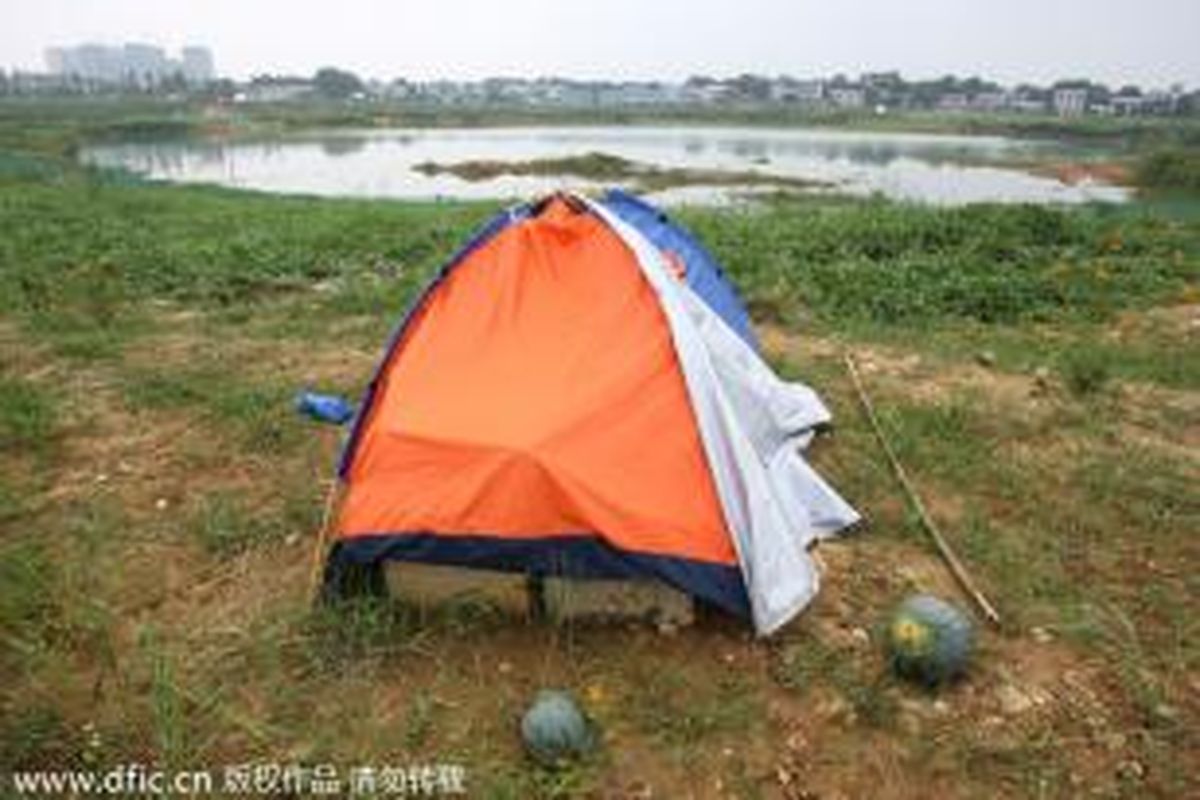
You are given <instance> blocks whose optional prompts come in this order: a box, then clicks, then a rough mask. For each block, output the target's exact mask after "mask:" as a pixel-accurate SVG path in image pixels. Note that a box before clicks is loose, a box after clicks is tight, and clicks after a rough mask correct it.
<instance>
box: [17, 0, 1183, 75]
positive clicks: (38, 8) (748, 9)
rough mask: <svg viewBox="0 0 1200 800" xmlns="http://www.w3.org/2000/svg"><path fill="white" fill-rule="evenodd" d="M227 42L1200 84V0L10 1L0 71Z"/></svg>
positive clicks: (301, 62)
mask: <svg viewBox="0 0 1200 800" xmlns="http://www.w3.org/2000/svg"><path fill="white" fill-rule="evenodd" d="M84 41H96V42H103V43H113V44H115V43H121V42H125V41H146V42H152V43H156V44H160V45H163V46H165V47H168V48H170V49H172V50H174V49H175V48H177V47H179V46H180V45H182V44H187V43H197V44H205V45H208V46H209V47H211V48H212V50H213V54H214V57H215V59H216V62H217V70H218V72H219V73H220V74H222V75H226V76H230V77H246V76H249V75H252V74H258V73H263V72H270V73H293V74H311V73H312V72H313V71H314V70H315V69H316V68H317V67H320V66H323V65H337V66H342V67H346V68H349V69H352V70H354V71H356V72H359V73H360V74H362V75H364V76H370V77H381V78H392V77H398V76H399V77H409V78H418V79H428V78H477V77H483V76H486V75H498V74H504V75H518V76H528V77H534V76H538V75H549V74H556V75H565V76H572V77H585V78H586V77H593V78H598V77H617V78H660V79H671V80H679V79H683V78H686V77H687V76H688V75H691V74H696V73H703V74H712V75H717V76H722V75H733V74H736V73H740V72H756V73H764V74H772V75H774V74H779V73H788V74H793V75H797V76H815V75H827V74H832V73H836V72H844V73H846V74H848V75H856V74H858V73H860V72H862V71H870V70H882V69H899V70H900V71H901V72H903V73H904V74H905V75H906V76H908V77H935V76H938V75H942V74H946V73H955V74H959V75H967V74H979V75H982V76H985V77H994V78H997V79H999V80H1001V81H1002V82H1005V83H1014V82H1019V81H1026V80H1028V81H1042V82H1044V81H1049V80H1052V79H1055V78H1060V77H1079V76H1081V77H1093V78H1098V79H1100V80H1103V81H1106V82H1110V83H1118V82H1124V81H1133V82H1136V83H1141V84H1145V85H1166V84H1169V83H1172V82H1176V81H1180V82H1183V83H1185V84H1187V85H1188V86H1191V87H1195V86H1200V0H732V1H729V0H716V1H714V0H591V1H590V2H571V1H570V0H558V1H557V2H555V0H417V1H416V2H411V1H408V0H322V2H320V3H310V2H304V1H303V0H20V1H19V2H18V0H0V67H6V68H10V69H11V68H13V67H19V68H23V69H42V68H43V66H44V65H43V60H42V52H43V50H44V48H45V47H46V46H48V45H64V44H77V43H80V42H84Z"/></svg>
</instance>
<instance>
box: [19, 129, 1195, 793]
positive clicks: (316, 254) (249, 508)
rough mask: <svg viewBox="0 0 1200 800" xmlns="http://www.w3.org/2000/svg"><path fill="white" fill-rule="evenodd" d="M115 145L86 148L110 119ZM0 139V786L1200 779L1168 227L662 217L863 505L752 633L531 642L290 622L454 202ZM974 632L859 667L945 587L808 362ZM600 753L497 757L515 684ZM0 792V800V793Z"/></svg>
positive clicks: (811, 787) (862, 215)
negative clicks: (967, 606) (330, 507)
mask: <svg viewBox="0 0 1200 800" xmlns="http://www.w3.org/2000/svg"><path fill="white" fill-rule="evenodd" d="M111 124H112V120H105V121H104V122H103V125H104V126H109V125H111ZM98 125H100V123H97V122H95V121H89V120H87V119H74V121H71V119H67V118H63V117H61V116H59V117H54V116H46V117H45V118H44V119H42V121H40V122H39V121H38V120H37V118H35V117H30V118H28V119H27V118H23V117H21V116H20V115H19V114H17V113H16V112H12V111H11V110H8V111H6V112H5V115H4V116H3V118H2V121H0V146H2V147H3V148H5V149H4V151H3V153H0V674H2V675H3V676H4V678H5V680H4V682H3V687H0V770H3V771H6V772H7V771H11V770H16V769H34V768H68V767H70V768H79V769H98V770H103V769H108V768H111V767H113V766H115V765H118V764H122V763H129V762H141V763H145V764H159V765H163V766H165V767H168V768H171V769H188V768H197V767H205V766H207V767H218V766H219V765H223V764H234V763H240V762H246V761H261V762H272V761H274V762H283V763H291V762H300V763H306V764H319V763H332V764H335V765H338V766H339V767H340V768H343V769H345V768H348V767H350V766H353V765H376V766H383V765H407V764H410V763H427V762H434V763H436V762H456V763H460V764H462V765H464V766H465V767H466V769H467V784H468V787H469V789H470V792H471V796H478V797H491V798H525V797H565V796H596V797H650V796H652V797H665V798H676V797H691V796H694V797H701V798H704V797H737V798H756V797H763V798H777V797H778V798H813V797H819V798H857V797H884V798H926V797H939V798H940V797H946V798H954V797H963V798H969V797H980V798H984V797H987V798H991V797H1012V798H1018V797H1046V798H1056V797H1061V798H1073V797H1081V796H1088V797H1161V798H1180V797H1187V796H1194V795H1196V794H1197V793H1200V783H1198V782H1197V778H1196V774H1197V770H1196V765H1197V764H1200V739H1198V734H1197V731H1198V730H1200V646H1198V642H1200V628H1198V623H1197V618H1198V617H1197V611H1198V610H1200V538H1198V537H1200V488H1198V487H1200V456H1198V453H1200V285H1198V283H1200V222H1197V221H1196V218H1195V215H1174V214H1171V213H1167V212H1165V211H1162V210H1159V209H1158V208H1157V207H1155V206H1150V205H1145V206H1143V205H1133V206H1130V207H1128V208H1123V209H1111V208H1092V207H1086V208H1079V209H1074V210H1060V209H1052V208H1037V207H1022V206H1015V207H1001V206H976V207H968V208H962V209H937V208H926V207H920V206H910V205H898V204H891V203H886V202H870V201H839V200H822V201H781V202H778V203H775V204H772V205H769V206H768V207H766V208H762V209H758V210H754V211H737V212H731V211H706V210H690V211H687V212H686V213H684V214H683V215H682V216H683V219H684V220H685V221H686V223H687V224H688V225H689V226H691V227H692V228H693V229H694V230H695V231H696V232H697V233H698V234H699V235H700V236H701V237H702V238H703V239H704V241H705V242H706V243H707V244H708V245H709V246H710V247H711V248H712V250H713V251H714V252H715V253H716V254H717V256H718V257H719V259H720V260H721V261H722V262H723V263H724V264H725V266H726V267H727V269H728V272H729V274H730V276H731V277H732V279H733V280H734V281H735V282H737V283H738V285H739V287H740V288H741V289H742V291H743V293H744V294H745V296H746V298H747V300H748V302H749V304H750V306H751V309H752V312H753V315H754V317H755V319H756V322H757V324H758V326H759V330H760V333H761V336H762V338H763V342H764V349H765V351H766V353H767V355H768V357H769V358H770V359H771V361H772V363H774V364H775V365H776V366H777V368H779V369H780V370H781V371H782V372H784V373H785V374H787V375H790V376H793V377H796V378H801V379H803V380H805V381H807V382H809V383H810V384H811V385H813V386H814V387H815V388H816V389H817V390H818V391H819V392H820V393H821V394H822V396H823V397H824V398H825V399H826V400H827V402H828V403H829V405H830V407H831V408H832V410H833V412H834V416H835V420H836V429H835V432H834V433H833V435H832V436H830V437H827V438H825V439H822V440H820V441H818V442H817V443H816V445H815V447H814V455H813V457H814V460H815V462H816V464H817V465H818V467H819V468H820V469H821V470H822V471H823V472H824V473H826V474H828V475H829V476H830V477H831V479H832V481H833V482H834V484H835V485H836V486H837V487H839V489H840V490H842V491H843V493H844V494H845V495H846V496H847V498H848V499H850V500H851V502H853V503H854V504H855V505H856V506H857V507H858V508H859V509H860V510H862V511H863V512H864V514H865V516H866V517H867V520H868V522H867V524H866V525H865V526H864V527H863V529H862V530H860V531H858V532H857V533H855V534H853V535H852V536H849V537H847V538H845V539H843V540H839V541H836V542H832V543H830V544H829V545H828V546H823V547H822V548H821V551H820V557H821V559H822V561H823V562H824V564H825V569H826V578H825V581H824V588H823V592H822V594H821V595H820V597H819V599H818V600H817V602H816V603H815V605H814V606H813V607H812V608H811V609H809V610H808V611H807V612H806V613H805V614H804V615H803V616H802V617H801V618H800V619H799V620H798V621H797V622H796V623H794V624H792V625H790V626H789V627H788V628H787V629H786V630H784V631H783V632H782V633H781V634H779V635H778V636H776V637H774V638H772V639H771V640H769V641H755V640H753V639H752V638H751V637H749V636H748V635H747V631H746V629H745V627H744V626H742V625H741V624H738V623H735V622H733V621H729V620H725V619H720V618H708V617H705V618H702V619H701V621H700V622H699V623H698V624H697V625H696V626H695V627H692V628H688V629H684V630H682V631H679V632H677V633H673V634H672V633H666V634H664V633H660V632H658V631H656V630H655V629H653V628H651V627H647V626H642V625H618V626H583V625H570V626H566V627H555V626H551V625H548V624H540V623H531V622H529V621H528V620H526V619H524V618H523V617H521V616H520V615H513V614H511V613H509V612H507V611H506V610H505V609H504V608H503V607H500V606H498V605H497V604H495V603H492V602H489V601H488V600H487V599H486V598H483V597H480V596H469V595H468V596H464V597H463V598H461V599H460V600H459V601H456V602H454V603H450V604H447V605H445V606H440V607H421V606H419V605H415V604H412V603H411V602H404V601H397V602H396V603H392V604H387V605H382V606H380V605H367V606H364V607H362V608H357V609H354V610H351V611H347V612H345V613H343V614H342V615H332V614H330V613H328V612H324V611H318V610H314V607H313V605H312V604H311V602H310V600H311V595H310V582H309V581H310V567H311V562H310V560H311V550H312V544H313V540H312V537H313V533H314V530H315V528H316V526H317V523H318V518H319V516H320V513H321V503H322V500H323V498H324V495H325V492H326V490H327V488H328V486H329V480H330V477H331V472H332V464H333V457H334V452H335V449H336V444H337V443H336V441H335V439H334V438H332V437H333V434H332V433H331V432H329V431H327V430H322V429H317V428H315V427H314V426H313V425H312V424H310V423H306V422H304V421H302V420H301V419H299V418H298V417H296V416H295V414H294V413H293V412H292V410H291V406H290V401H291V398H292V396H293V394H294V393H295V391H296V390H297V389H298V388H300V387H302V386H313V387H317V388H320V389H323V390H329V391H337V392H344V393H347V394H350V395H355V396H356V395H357V394H358V393H359V392H360V391H361V390H362V389H363V387H364V385H365V383H366V381H367V380H368V379H369V377H370V372H371V370H372V367H373V364H374V361H375V359H376V358H377V356H378V355H379V352H380V348H381V347H382V345H383V343H384V341H385V338H386V336H387V333H388V331H389V330H390V329H391V327H392V325H393V324H394V323H395V321H396V318H397V316H398V314H399V313H400V312H401V311H402V309H403V307H404V305H405V303H406V301H407V300H408V299H409V298H411V296H412V294H413V292H414V291H415V290H416V289H417V288H418V287H419V286H420V285H421V284H422V282H423V281H424V280H425V279H426V278H428V276H429V275H430V274H431V272H432V271H433V270H434V269H436V267H437V266H438V265H439V264H440V262H441V261H442V259H444V258H445V257H446V256H447V255H448V254H449V253H451V252H452V250H453V249H454V248H455V246H456V245H457V244H459V243H460V242H462V241H463V240H464V239H465V237H466V236H467V235H468V234H469V232H470V231H471V230H472V228H473V227H474V226H476V225H477V224H479V223H480V222H481V221H482V220H484V219H485V218H486V217H487V216H488V215H489V214H490V213H492V212H493V211H494V207H493V206H491V205H489V204H458V203H455V204H427V205H422V204H405V203H394V202H383V201H372V202H366V201H352V200H330V199H312V198H299V197H287V198H284V197H273V196H268V195H258V194H253V193H239V192H234V191H227V190H220V189H212V188H204V187H174V186H161V185H143V184H140V183H138V182H136V181H133V180H131V179H129V177H128V176H123V175H116V174H104V173H96V172H88V171H81V170H79V169H78V168H76V167H75V166H73V165H72V164H71V163H70V162H69V161H68V160H65V159H64V158H63V157H62V154H63V153H64V152H69V151H70V145H71V143H72V142H73V141H76V138H75V137H77V136H80V135H85V134H87V132H88V131H93V132H94V131H95V130H96V128H97V126H98ZM846 352H853V353H854V354H855V355H856V356H857V358H858V360H859V362H860V364H861V365H862V368H863V371H864V376H865V379H866V381H867V383H868V385H869V387H870V390H871V392H872V394H873V396H874V398H875V401H876V404H877V405H878V406H879V407H880V409H881V411H882V415H883V423H884V425H885V426H886V429H887V430H888V432H889V435H890V436H891V437H892V438H893V440H894V443H895V445H896V447H897V449H898V450H899V452H900V455H901V457H902V458H903V459H904V461H905V463H906V465H907V467H908V469H909V471H910V472H911V473H912V475H913V477H914V478H915V480H916V481H917V483H918V484H919V485H920V487H921V488H922V490H923V491H924V492H925V494H926V495H927V498H926V499H927V501H928V504H929V506H930V508H931V510H932V513H933V515H934V516H935V517H936V518H937V520H938V521H939V523H940V524H941V525H942V526H943V527H944V528H945V529H946V531H947V535H948V536H949V537H950V538H951V539H952V540H953V541H954V543H955V545H956V546H957V547H958V548H959V549H960V550H961V552H962V553H963V556H964V558H965V559H966V561H967V562H968V563H969V564H970V565H971V566H972V568H973V569H974V570H975V572H976V574H977V576H978V579H979V582H980V583H981V584H982V585H983V586H984V588H985V589H986V591H987V592H988V593H989V594H990V595H991V597H992V598H993V599H994V600H995V602H996V604H997V605H998V606H999V608H1000V611H1001V613H1002V614H1003V616H1004V625H1003V628H1002V629H1001V630H999V631H991V630H981V639H980V651H979V653H978V658H977V660H976V663H975V665H974V668H973V670H972V672H971V674H970V676H969V677H968V679H967V680H965V681H964V682H962V683H961V684H958V685H956V686H954V687H951V688H949V689H947V690H945V691H943V692H941V693H937V694H929V693H925V692H923V691H920V690H916V689H913V688H910V687H907V686H905V685H902V684H899V683H897V682H895V681H894V680H892V679H891V678H889V677H888V675H887V673H886V670H885V667H884V660H883V657H882V655H881V648H880V634H879V631H880V625H881V623H882V621H883V620H884V619H885V615H886V612H887V610H888V609H889V608H891V607H892V606H893V605H894V604H895V603H896V602H897V601H898V600H900V599H901V598H902V597H903V596H904V595H905V594H906V593H908V592H910V591H912V590H914V589H923V590H931V591H936V592H939V593H942V594H944V595H946V596H949V597H952V598H958V597H959V596H958V595H957V593H956V590H955V588H954V585H953V583H952V582H951V580H950V579H949V577H948V575H947V574H946V572H945V569H944V568H943V567H942V565H941V564H940V562H938V561H937V559H936V558H935V557H934V556H933V555H931V551H930V548H929V546H928V545H927V544H926V542H925V541H924V539H923V538H922V534H921V532H920V529H919V527H918V526H917V524H916V521H915V518H914V516H913V514H912V512H911V510H910V509H908V508H907V507H906V505H905V503H904V500H903V497H902V495H901V494H900V493H899V492H898V490H897V488H896V486H895V484H894V482H893V480H892V478H891V476H890V474H889V472H888V470H887V466H886V463H885V461H884V460H883V458H882V456H881V453H880V451H879V449H878V446H877V444H876V443H875V441H874V440H873V438H872V435H871V432H870V430H869V428H868V427H867V425H866V424H865V422H864V420H863V419H862V417H861V415H860V413H859V410H858V408H857V406H856V400H855V397H854V395H853V392H852V389H851V387H850V384H849V381H848V379H847V376H846V375H845V373H844V371H843V368H842V362H841V359H842V355H843V354H844V353H846ZM542 685H558V686H565V687H569V688H571V689H573V690H574V691H576V692H577V693H578V694H579V696H580V697H581V698H583V700H584V702H585V703H586V705H587V707H588V710H589V711H590V712H591V713H592V714H593V715H594V717H595V718H596V719H597V721H598V722H599V723H600V725H601V726H602V729H603V736H604V746H603V747H602V749H601V750H600V751H599V753H598V754H597V755H596V756H595V757H594V758H592V759H590V760H588V761H586V762H584V763H582V764H579V765H576V766H574V767H572V768H570V769H566V770H561V771H557V772H551V771H545V770H541V769H539V768H536V767H534V766H532V765H531V764H530V763H529V762H527V761H526V760H525V758H524V757H523V756H522V754H521V751H520V748H519V744H518V742H517V737H516V732H515V721H516V719H517V717H518V715H519V713H520V712H521V710H522V708H523V706H524V704H525V703H526V702H527V701H528V700H529V699H530V698H531V697H532V695H533V693H534V691H535V689H536V688H537V687H539V686H542ZM6 788H7V787H6Z"/></svg>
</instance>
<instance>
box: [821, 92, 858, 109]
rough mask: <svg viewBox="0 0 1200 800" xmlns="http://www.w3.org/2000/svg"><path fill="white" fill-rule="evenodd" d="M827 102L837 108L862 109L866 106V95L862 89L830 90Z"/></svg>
mask: <svg viewBox="0 0 1200 800" xmlns="http://www.w3.org/2000/svg"><path fill="white" fill-rule="evenodd" d="M829 100H830V102H832V103H833V104H834V105H835V106H837V107H838V108H862V107H863V106H865V105H866V104H867V93H866V92H864V91H863V90H862V89H845V88H843V89H830V90H829Z"/></svg>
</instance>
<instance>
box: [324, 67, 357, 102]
mask: <svg viewBox="0 0 1200 800" xmlns="http://www.w3.org/2000/svg"><path fill="white" fill-rule="evenodd" d="M313 85H314V86H315V87H316V90H317V93H318V94H323V95H325V96H326V97H335V98H346V97H349V96H350V95H352V94H354V93H355V92H361V91H362V90H363V82H362V81H361V80H360V79H359V77H358V76H357V75H355V74H354V73H353V72H347V71H346V70H342V69H337V68H335V67H322V68H321V69H319V70H317V74H316V75H314V76H313Z"/></svg>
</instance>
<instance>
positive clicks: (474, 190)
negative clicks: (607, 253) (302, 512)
mask: <svg viewBox="0 0 1200 800" xmlns="http://www.w3.org/2000/svg"><path fill="white" fill-rule="evenodd" d="M588 152H604V153H609V154H612V155H615V156H620V157H622V158H626V159H629V160H632V161H636V162H641V163H646V164H654V165H657V166H660V167H666V168H686V169H699V170H726V171H732V172H739V173H744V172H746V171H748V170H753V171H757V172H760V173H763V174H768V175H778V176H784V177H789V178H805V179H809V180H816V181H824V182H827V183H830V184H833V185H834V186H835V187H836V190H837V191H843V192H848V193H852V194H870V193H874V192H880V193H883V194H884V195H887V196H889V197H893V198H899V199H906V200H922V201H927V202H934V203H950V204H957V203H968V202H977V201H1001V202H1011V201H1028V202H1063V203H1071V202H1081V201H1087V200H1111V201H1121V200H1123V199H1124V198H1125V192H1124V190H1123V189H1120V188H1118V187H1112V186H1105V185H1099V184H1080V185H1078V186H1068V185H1065V184H1063V183H1060V182H1059V181H1057V180H1054V179H1052V178H1047V177H1040V176H1035V175H1030V174H1027V173H1024V172H1021V171H1018V170H1015V169H1008V168H1005V167H1004V163H1006V162H1009V161H1011V160H1014V159H1020V160H1024V161H1028V160H1031V159H1038V158H1045V159H1051V158H1061V157H1063V156H1064V155H1069V153H1068V152H1067V151H1065V150H1063V149H1062V148H1060V147H1058V146H1055V145H1048V144H1044V143H1033V142H1027V141H1018V140H1012V139H1005V138H1000V137H967V136H934V135H921V134H901V133H864V132H849V131H837V130H828V129H819V130H817V129H814V130H804V129H764V128H753V129H747V128H705V127H695V126H693V127H662V128H655V127H608V128H605V127H564V128H474V129H468V128H462V129H404V130H369V131H333V132H317V133H309V134H303V135H295V136H281V137H278V138H274V139H270V140H262V141H250V142H245V141H221V140H200V141H192V142H179V141H172V142H159V143H144V142H139V143H128V144H118V145H105V146H102V147H95V148H91V149H89V150H87V151H85V153H84V156H83V157H84V159H85V160H86V161H88V162H90V163H94V164H97V165H101V166H123V167H127V168H129V169H132V170H135V171H137V172H140V173H144V174H146V175H148V176H150V177H153V178H158V179H167V180H175V181H185V182H208V183H219V184H224V185H230V186H239V187H246V188H253V189H260V190H265V191H275V192H300V193H307V194H323V195H357V196H369V197H397V198H413V199H415V198H432V197H451V198H496V197H514V196H521V197H527V196H530V195H534V194H539V193H542V192H546V191H550V190H554V189H559V188H567V187H570V188H578V189H588V188H596V185H595V184H594V183H593V182H591V181H588V180H584V179H581V178H578V177H573V176H500V177H497V178H495V179H492V180H487V181H478V182H471V181H466V180H462V179H460V178H457V177H455V176H453V175H448V174H440V175H426V174H422V173H421V172H418V171H416V170H414V169H413V168H414V167H415V166H416V165H418V164H421V163H423V162H429V161H432V162H437V163H443V164H445V163H454V162H460V161H469V160H498V161H524V160H528V159H534V158H562V157H565V156H575V155H582V154H584V153H588ZM743 191H744V187H743V188H740V189H739V188H738V187H724V188H716V187H688V189H687V190H674V191H672V192H668V193H663V195H662V199H664V200H670V199H672V198H675V197H682V198H687V199H686V200H684V202H709V201H712V202H723V201H725V200H728V198H729V197H730V196H732V195H733V194H736V193H741V192H743ZM697 198H699V199H698V200H697ZM704 198H708V200H705V199H704Z"/></svg>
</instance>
